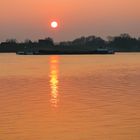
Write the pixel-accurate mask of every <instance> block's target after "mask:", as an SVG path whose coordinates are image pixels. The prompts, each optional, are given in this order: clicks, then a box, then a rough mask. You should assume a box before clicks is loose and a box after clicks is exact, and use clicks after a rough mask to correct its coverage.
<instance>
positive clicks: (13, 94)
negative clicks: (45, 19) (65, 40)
mask: <svg viewBox="0 0 140 140" xmlns="http://www.w3.org/2000/svg"><path fill="white" fill-rule="evenodd" d="M94 139H95V140H139V139H140V54H139V53H130V54H129V53H126V54H124V53H118V54H115V55H79V56H78V55H74V56H72V55H71V56H20V55H15V54H0V140H94Z"/></svg>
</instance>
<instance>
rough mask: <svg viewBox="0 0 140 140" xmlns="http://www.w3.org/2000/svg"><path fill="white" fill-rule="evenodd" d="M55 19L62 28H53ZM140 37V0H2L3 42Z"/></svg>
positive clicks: (0, 27)
mask: <svg viewBox="0 0 140 140" xmlns="http://www.w3.org/2000/svg"><path fill="white" fill-rule="evenodd" d="M52 20H56V21H58V23H59V28H58V29H56V30H53V29H51V28H50V22H51V21H52ZM121 33H129V34H130V35H132V36H135V37H139V36H140V0H75V1H74V0H0V41H4V40H6V39H7V38H16V39H17V40H19V41H24V40H25V39H28V38H29V39H32V40H37V39H39V38H45V37H48V36H50V37H52V38H54V40H55V41H62V40H73V39H74V38H76V37H80V36H88V35H96V36H101V37H107V36H114V35H119V34H121Z"/></svg>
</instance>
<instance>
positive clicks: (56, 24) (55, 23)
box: [51, 21, 58, 29]
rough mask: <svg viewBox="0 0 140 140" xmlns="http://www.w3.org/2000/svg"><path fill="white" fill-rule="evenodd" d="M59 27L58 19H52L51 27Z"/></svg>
mask: <svg viewBox="0 0 140 140" xmlns="http://www.w3.org/2000/svg"><path fill="white" fill-rule="evenodd" d="M57 27H58V22H57V21H52V22H51V28H53V29H55V28H57Z"/></svg>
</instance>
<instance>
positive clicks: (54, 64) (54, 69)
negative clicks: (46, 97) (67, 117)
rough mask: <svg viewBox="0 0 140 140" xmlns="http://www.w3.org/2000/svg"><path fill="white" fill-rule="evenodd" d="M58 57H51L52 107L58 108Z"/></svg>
mask: <svg viewBox="0 0 140 140" xmlns="http://www.w3.org/2000/svg"><path fill="white" fill-rule="evenodd" d="M58 59H59V58H58V56H51V57H50V88H51V105H52V106H53V107H57V106H58V102H59V99H58V96H59V94H58V84H59V80H58V63H59V60H58Z"/></svg>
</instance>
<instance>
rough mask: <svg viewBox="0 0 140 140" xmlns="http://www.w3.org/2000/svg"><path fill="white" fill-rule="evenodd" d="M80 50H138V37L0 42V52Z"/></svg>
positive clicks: (121, 36)
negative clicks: (57, 41) (56, 41)
mask: <svg viewBox="0 0 140 140" xmlns="http://www.w3.org/2000/svg"><path fill="white" fill-rule="evenodd" d="M56 47H57V49H58V50H59V49H60V50H64V51H65V50H67V49H68V48H71V49H72V50H76V51H80V50H82V49H85V50H88V51H90V50H97V49H109V50H114V51H115V52H140V38H133V37H131V36H130V35H129V34H121V35H119V36H114V37H112V36H109V37H108V39H107V40H104V39H102V38H101V37H96V36H88V37H84V36H82V37H80V38H76V39H74V40H72V41H63V42H59V43H55V42H54V41H53V39H52V38H50V37H48V38H45V39H39V40H38V41H35V42H33V41H31V40H29V39H26V40H25V41H24V42H18V41H17V40H16V39H7V40H6V41H5V42H1V43H0V52H19V51H34V52H35V51H40V50H48V51H51V50H53V49H56Z"/></svg>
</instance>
